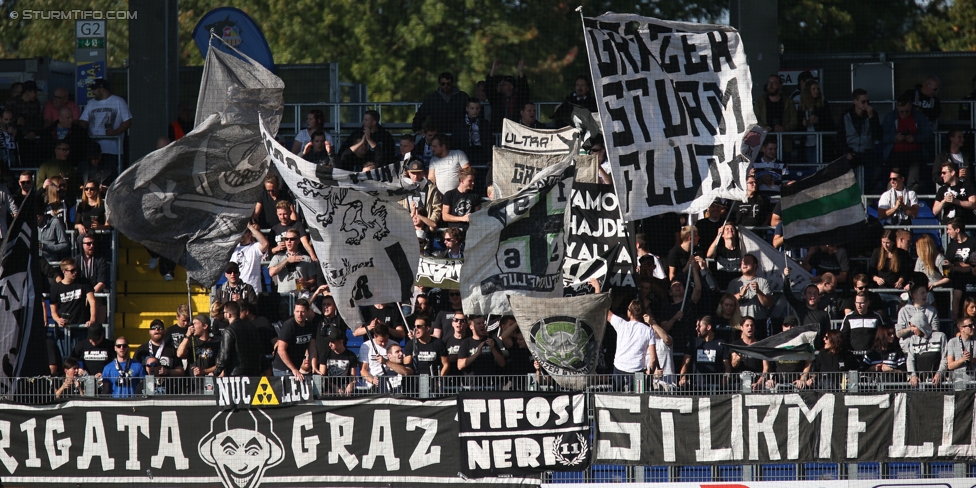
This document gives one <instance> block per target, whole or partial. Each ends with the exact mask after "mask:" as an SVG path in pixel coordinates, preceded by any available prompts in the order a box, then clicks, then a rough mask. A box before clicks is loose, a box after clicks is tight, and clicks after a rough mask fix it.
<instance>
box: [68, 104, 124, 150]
mask: <svg viewBox="0 0 976 488" xmlns="http://www.w3.org/2000/svg"><path fill="white" fill-rule="evenodd" d="M131 118H132V113H130V112H129V105H128V104H127V103H125V100H123V99H122V97H119V96H117V95H110V96H109V97H108V98H106V99H105V100H94V99H93V100H89V101H88V104H87V105H85V111H84V112H82V113H81V119H79V120H84V121H85V122H88V134H89V135H91V136H93V137H99V136H104V135H105V128H106V127H112V129H118V128H119V127H121V126H122V123H123V122H125V121H127V120H129V119H131ZM98 145H99V146H102V152H103V153H105V154H119V145H118V141H117V139H113V138H109V139H98Z"/></svg>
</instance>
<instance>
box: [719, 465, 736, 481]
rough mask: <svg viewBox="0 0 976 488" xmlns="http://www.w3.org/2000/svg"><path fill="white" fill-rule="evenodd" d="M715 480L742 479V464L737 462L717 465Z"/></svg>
mask: <svg viewBox="0 0 976 488" xmlns="http://www.w3.org/2000/svg"><path fill="white" fill-rule="evenodd" d="M715 481H742V466H741V465H738V464H730V465H723V466H719V467H718V479H717V480H715Z"/></svg>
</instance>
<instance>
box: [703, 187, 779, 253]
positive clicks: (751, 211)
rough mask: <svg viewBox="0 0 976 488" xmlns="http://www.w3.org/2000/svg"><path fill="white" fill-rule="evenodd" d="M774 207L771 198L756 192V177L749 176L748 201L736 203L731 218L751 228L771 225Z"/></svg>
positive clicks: (733, 205)
mask: <svg viewBox="0 0 976 488" xmlns="http://www.w3.org/2000/svg"><path fill="white" fill-rule="evenodd" d="M772 207H773V204H772V203H770V201H769V198H767V197H766V196H765V195H762V194H760V193H759V192H757V191H756V177H755V176H753V175H749V176H748V177H747V178H746V201H745V202H734V203H733V204H732V215H731V216H730V217H729V218H730V219H731V220H732V222H734V223H735V224H736V225H746V226H750V227H753V226H759V225H769V213H770V211H771V210H772V209H773V208H772ZM706 242H707V241H706Z"/></svg>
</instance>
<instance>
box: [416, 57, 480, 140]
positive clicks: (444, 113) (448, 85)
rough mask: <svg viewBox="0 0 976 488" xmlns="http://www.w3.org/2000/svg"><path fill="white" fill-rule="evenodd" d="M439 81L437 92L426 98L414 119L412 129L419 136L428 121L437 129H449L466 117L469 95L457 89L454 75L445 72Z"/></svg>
mask: <svg viewBox="0 0 976 488" xmlns="http://www.w3.org/2000/svg"><path fill="white" fill-rule="evenodd" d="M437 81H438V88H437V90H435V91H433V92H432V93H430V94H428V95H427V96H426V97H424V101H423V103H421V104H420V108H418V109H417V113H416V114H415V115H414V117H413V123H412V124H411V127H412V128H413V131H414V133H416V134H417V135H420V133H421V129H422V128H423V126H424V123H425V122H427V120H428V119H430V121H431V122H433V124H434V125H436V126H437V127H440V128H442V129H447V128H451V127H454V126H456V125H458V123H459V122H461V118H462V117H463V116H464V106H465V102H466V101H467V100H468V94H467V93H465V92H463V91H461V90H460V89H459V88H458V87H457V85H456V81H455V78H454V74H453V73H450V72H447V71H445V72H443V73H441V74H440V75H439V76H438V77H437Z"/></svg>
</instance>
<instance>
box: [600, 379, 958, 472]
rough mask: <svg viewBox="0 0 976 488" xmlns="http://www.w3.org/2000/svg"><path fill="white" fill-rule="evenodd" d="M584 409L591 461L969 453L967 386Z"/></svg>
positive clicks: (669, 399)
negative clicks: (590, 429)
mask: <svg viewBox="0 0 976 488" xmlns="http://www.w3.org/2000/svg"><path fill="white" fill-rule="evenodd" d="M594 409H595V414H596V435H595V440H594V444H595V446H594V452H595V455H594V459H593V462H594V463H610V464H631V465H639V466H640V465H644V466H649V465H662V464H672V465H688V464H710V463H715V464H720V463H725V464H728V463H755V462H758V463H765V462H869V461H898V460H903V461H930V460H945V461H959V462H969V461H971V460H972V458H973V456H974V455H976V429H973V426H972V425H973V420H974V419H973V392H972V391H968V392H957V393H951V392H947V393H936V392H901V393H882V394H842V393H816V392H800V393H786V394H751V395H715V396H702V397H676V396H652V395H611V394H597V395H596V396H595V398H594ZM696 434H697V435H696Z"/></svg>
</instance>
